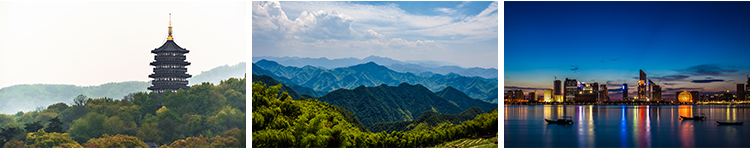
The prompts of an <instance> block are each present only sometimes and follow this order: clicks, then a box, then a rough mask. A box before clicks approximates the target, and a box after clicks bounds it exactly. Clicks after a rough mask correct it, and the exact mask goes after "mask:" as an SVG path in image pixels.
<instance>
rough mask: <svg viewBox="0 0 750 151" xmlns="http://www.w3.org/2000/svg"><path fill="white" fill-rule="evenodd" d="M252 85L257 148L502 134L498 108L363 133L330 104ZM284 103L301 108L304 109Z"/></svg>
mask: <svg viewBox="0 0 750 151" xmlns="http://www.w3.org/2000/svg"><path fill="white" fill-rule="evenodd" d="M252 86H253V87H252V89H253V91H252V92H253V100H252V101H253V102H252V104H253V106H252V108H253V110H252V111H253V112H252V120H253V123H252V126H253V132H252V137H253V139H252V141H253V143H252V144H253V147H261V148H262V147H429V146H433V145H436V144H439V143H442V142H446V141H451V140H456V139H460V138H470V137H478V136H485V135H497V131H498V123H497V122H498V120H497V117H498V114H497V110H492V111H490V112H489V113H483V114H480V115H477V116H475V117H474V119H473V120H469V121H463V122H462V123H461V124H460V125H454V124H451V123H446V122H442V123H438V124H437V125H436V126H417V128H415V129H416V130H412V131H406V132H404V131H395V132H392V133H390V134H389V133H386V132H380V133H371V132H363V131H360V129H359V128H357V127H355V126H353V125H352V124H350V123H349V122H347V121H346V120H345V118H344V116H343V115H342V114H341V113H340V112H339V111H338V110H337V107H334V106H332V105H329V104H328V103H325V102H320V101H318V100H315V99H304V100H292V99H291V98H290V97H285V95H284V93H283V92H282V93H281V95H277V93H278V91H279V88H280V87H281V85H277V86H271V87H267V86H266V85H265V84H263V83H262V82H253V85H252ZM284 104H286V105H284ZM283 108H299V110H300V111H301V112H300V113H301V114H299V113H296V112H291V110H288V109H283ZM433 116H434V115H433ZM430 117H432V116H430ZM428 119H429V118H425V119H418V120H422V121H426V120H428Z"/></svg>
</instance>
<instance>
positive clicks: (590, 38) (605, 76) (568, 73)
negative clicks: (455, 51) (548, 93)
mask: <svg viewBox="0 0 750 151" xmlns="http://www.w3.org/2000/svg"><path fill="white" fill-rule="evenodd" d="M504 8H505V10H504V13H505V14H504V15H505V16H504V17H505V18H504V26H505V27H504V28H505V29H504V32H505V33H504V36H505V37H504V40H505V42H504V74H505V75H504V76H505V77H504V85H505V91H504V92H507V91H508V90H516V89H522V90H523V91H524V92H526V93H528V92H533V91H534V90H537V93H538V94H539V93H543V90H544V89H551V88H552V87H553V81H554V79H555V77H554V76H556V77H557V79H560V80H563V81H564V79H565V78H572V79H577V80H578V81H582V82H586V83H593V82H598V83H599V84H600V85H601V84H606V85H607V86H608V88H609V89H610V91H609V92H610V93H609V95H610V98H611V99H612V100H619V99H622V91H621V86H622V84H623V83H627V84H628V87H629V93H630V94H629V97H631V98H632V97H633V96H635V93H636V83H637V78H638V70H639V69H642V70H643V71H644V72H646V74H647V75H648V78H649V79H651V80H652V81H654V82H656V83H657V84H659V85H661V86H662V95H663V98H664V99H674V96H675V92H676V91H684V90H687V91H699V92H700V93H701V94H705V93H708V94H714V93H720V92H726V90H727V89H728V90H729V91H730V92H731V93H735V91H736V87H737V86H736V85H737V84H740V83H747V75H748V74H750V63H749V62H750V61H749V59H750V2H633V1H631V2H505V7H504ZM725 88H726V89H725ZM540 96H541V95H540Z"/></svg>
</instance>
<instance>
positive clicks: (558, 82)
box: [552, 80, 563, 95]
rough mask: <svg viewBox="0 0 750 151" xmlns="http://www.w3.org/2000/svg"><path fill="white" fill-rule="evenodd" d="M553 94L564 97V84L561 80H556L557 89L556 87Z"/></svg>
mask: <svg viewBox="0 0 750 151" xmlns="http://www.w3.org/2000/svg"><path fill="white" fill-rule="evenodd" d="M552 93H553V94H554V95H562V93H563V91H562V83H561V82H560V80H555V87H554V91H553V92H552Z"/></svg>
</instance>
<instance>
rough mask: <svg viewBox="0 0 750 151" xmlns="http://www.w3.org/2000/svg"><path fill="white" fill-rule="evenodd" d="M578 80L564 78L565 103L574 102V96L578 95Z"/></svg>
mask: <svg viewBox="0 0 750 151" xmlns="http://www.w3.org/2000/svg"><path fill="white" fill-rule="evenodd" d="M578 85H579V83H578V80H576V79H568V78H565V92H564V93H565V94H564V95H565V102H572V101H575V98H576V94H578V92H579V90H578Z"/></svg>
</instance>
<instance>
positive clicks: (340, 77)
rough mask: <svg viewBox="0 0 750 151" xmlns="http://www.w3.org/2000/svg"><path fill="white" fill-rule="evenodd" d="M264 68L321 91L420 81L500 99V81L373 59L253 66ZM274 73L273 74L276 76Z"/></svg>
mask: <svg viewBox="0 0 750 151" xmlns="http://www.w3.org/2000/svg"><path fill="white" fill-rule="evenodd" d="M256 67H257V68H260V69H263V71H258V72H256V71H253V73H255V74H262V75H269V76H272V77H273V76H276V77H278V78H279V79H289V80H288V81H289V82H288V83H285V82H284V81H285V80H279V81H281V82H282V83H285V84H287V85H290V84H292V83H293V84H298V85H299V86H302V87H309V88H312V89H314V90H315V91H317V92H319V94H320V93H326V92H330V91H333V90H336V89H339V88H344V89H354V88H356V87H358V86H377V85H380V84H386V85H399V84H401V83H408V84H420V85H423V86H424V87H426V88H428V89H429V90H432V91H439V90H442V89H444V88H446V87H448V86H450V87H453V88H455V89H457V90H459V91H461V92H464V93H466V95H468V96H469V97H471V98H476V99H480V100H484V101H486V102H493V101H495V100H496V99H497V96H492V95H497V92H490V91H491V90H493V89H494V90H495V91H497V87H498V82H497V81H487V80H486V79H484V78H480V77H465V76H461V75H458V74H447V75H441V74H433V75H431V76H429V77H427V76H419V75H415V74H413V73H401V72H396V71H393V70H390V69H389V68H388V67H385V66H382V65H378V64H376V63H374V62H368V63H364V64H358V65H354V66H350V67H342V68H335V69H331V70H326V69H321V68H316V67H312V66H306V67H304V68H299V67H293V66H284V65H281V64H279V63H277V62H274V61H269V60H260V61H258V62H256V63H254V65H253V68H254V70H255V68H256ZM276 77H274V78H276Z"/></svg>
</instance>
